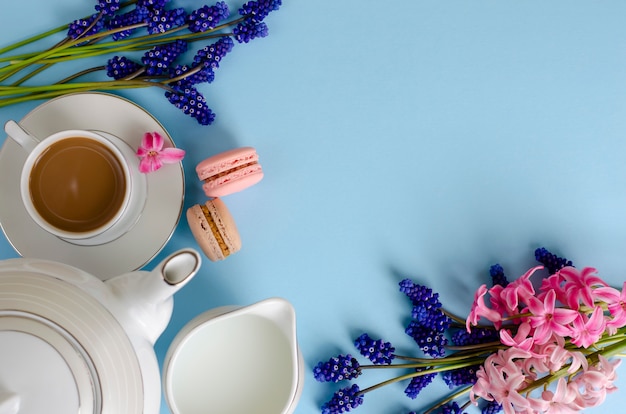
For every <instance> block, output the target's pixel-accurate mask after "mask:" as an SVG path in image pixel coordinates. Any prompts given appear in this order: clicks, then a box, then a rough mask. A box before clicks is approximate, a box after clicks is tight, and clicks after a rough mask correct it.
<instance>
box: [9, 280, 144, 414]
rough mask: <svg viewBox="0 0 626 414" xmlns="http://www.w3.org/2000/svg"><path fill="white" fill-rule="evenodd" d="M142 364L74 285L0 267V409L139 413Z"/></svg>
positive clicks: (105, 314)
mask: <svg viewBox="0 0 626 414" xmlns="http://www.w3.org/2000/svg"><path fill="white" fill-rule="evenodd" d="M143 407H144V392H143V382H142V377H141V371H140V366H139V361H138V359H137V355H136V352H135V351H134V348H133V346H132V343H131V342H130V339H129V338H128V336H127V335H126V333H125V332H124V330H123V328H122V327H121V326H120V325H119V323H118V322H117V320H116V319H115V317H114V316H113V315H112V314H111V313H110V312H109V311H108V310H107V309H106V308H105V307H104V306H103V305H101V304H100V302H98V301H97V300H96V299H95V298H93V297H92V296H90V295H88V294H86V293H85V292H83V291H82V290H81V289H80V288H78V287H76V286H74V285H72V284H71V283H68V282H65V281H63V280H60V279H57V278H55V277H51V276H49V275H46V274H43V273H37V272H29V271H11V272H0V412H3V413H5V412H6V413H18V412H46V413H68V412H72V413H78V414H83V413H85V414H87V413H89V414H91V413H94V414H113V413H116V414H117V413H129V414H135V413H141V412H143Z"/></svg>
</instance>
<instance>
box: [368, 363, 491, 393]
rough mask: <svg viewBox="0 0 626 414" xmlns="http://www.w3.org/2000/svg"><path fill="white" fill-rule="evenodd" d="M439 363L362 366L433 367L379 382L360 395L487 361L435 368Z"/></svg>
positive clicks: (373, 366) (371, 366)
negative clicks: (405, 381) (415, 378)
mask: <svg viewBox="0 0 626 414" xmlns="http://www.w3.org/2000/svg"><path fill="white" fill-rule="evenodd" d="M438 361H439V359H431V360H430V365H425V364H397V365H364V366H363V365H362V366H361V368H427V367H432V368H428V369H425V370H423V371H416V372H411V373H409V374H405V375H400V376H397V377H394V378H391V379H388V380H386V381H382V382H379V383H378V384H375V385H372V386H370V387H368V388H365V389H363V390H361V391H359V392H358V394H359V395H362V394H365V393H367V392H370V391H374V390H375V389H378V388H381V387H384V386H385V385H389V384H393V383H394V382H400V381H404V380H407V379H411V378H414V377H420V376H424V375H428V374H435V373H438V372H445V371H450V370H453V369H458V368H465V367H471V366H474V365H478V364H481V363H483V362H484V361H485V360H484V358H472V359H467V360H464V361H463V362H458V363H455V364H450V365H443V366H435V367H433V365H439V363H438ZM433 362H435V363H436V364H433Z"/></svg>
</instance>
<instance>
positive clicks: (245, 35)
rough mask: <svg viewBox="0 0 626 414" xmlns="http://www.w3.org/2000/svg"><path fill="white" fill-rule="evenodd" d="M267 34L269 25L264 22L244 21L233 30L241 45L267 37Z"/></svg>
mask: <svg viewBox="0 0 626 414" xmlns="http://www.w3.org/2000/svg"><path fill="white" fill-rule="evenodd" d="M267 34H268V29H267V25H266V24H265V23H263V22H261V23H255V22H251V21H244V22H241V23H239V24H238V25H237V26H235V28H234V29H233V35H234V36H235V40H237V42H239V43H248V42H249V41H250V40H253V39H256V38H257V37H265V36H267Z"/></svg>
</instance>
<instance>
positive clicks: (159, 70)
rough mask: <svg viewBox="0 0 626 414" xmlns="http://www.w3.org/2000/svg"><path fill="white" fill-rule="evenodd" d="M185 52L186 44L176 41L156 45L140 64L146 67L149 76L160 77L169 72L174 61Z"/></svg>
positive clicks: (182, 41)
mask: <svg viewBox="0 0 626 414" xmlns="http://www.w3.org/2000/svg"><path fill="white" fill-rule="evenodd" d="M186 51H187V42H185V41H184V40H180V39H177V40H176V41H174V42H172V43H167V44H164V45H157V46H155V47H153V48H152V49H150V50H148V51H147V52H146V53H145V54H144V55H143V57H142V58H141V62H142V63H143V64H144V66H145V67H146V74H148V75H149V76H154V75H161V74H163V73H166V72H167V71H168V70H169V67H170V66H171V65H172V63H173V62H174V60H176V58H177V57H178V56H180V55H181V54H182V53H185V52H186Z"/></svg>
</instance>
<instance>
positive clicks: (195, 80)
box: [170, 65, 215, 87]
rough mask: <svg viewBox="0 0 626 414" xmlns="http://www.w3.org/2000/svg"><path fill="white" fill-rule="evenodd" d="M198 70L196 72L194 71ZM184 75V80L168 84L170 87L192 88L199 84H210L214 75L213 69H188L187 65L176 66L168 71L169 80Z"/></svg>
mask: <svg viewBox="0 0 626 414" xmlns="http://www.w3.org/2000/svg"><path fill="white" fill-rule="evenodd" d="M196 68H197V69H198V70H197V71H196V70H195V69H196ZM186 73H189V75H186V76H185V78H184V79H182V80H179V81H176V82H172V83H170V85H171V86H175V87H176V86H178V87H184V86H193V85H197V84H199V83H211V82H213V79H215V73H214V72H213V69H211V68H207V67H204V66H200V67H189V66H187V65H177V66H176V67H175V68H172V69H170V78H178V77H180V76H181V75H185V74H186Z"/></svg>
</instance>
